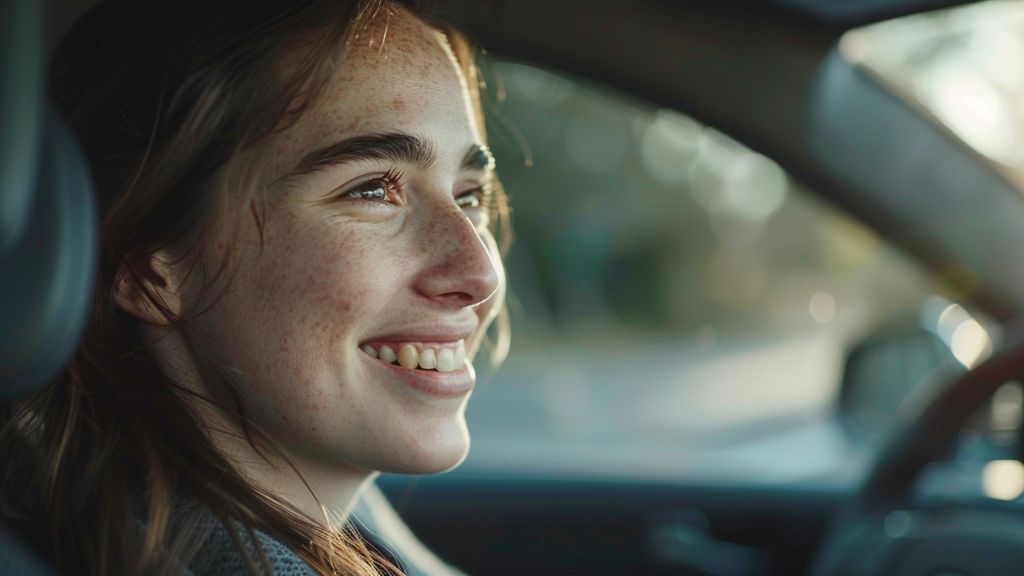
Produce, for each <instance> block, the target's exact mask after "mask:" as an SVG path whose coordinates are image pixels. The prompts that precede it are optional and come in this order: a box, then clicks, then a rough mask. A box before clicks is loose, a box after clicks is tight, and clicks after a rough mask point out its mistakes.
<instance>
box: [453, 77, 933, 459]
mask: <svg viewBox="0 0 1024 576" xmlns="http://www.w3.org/2000/svg"><path fill="white" fill-rule="evenodd" d="M487 72H488V74H487V81H488V83H489V84H490V88H491V92H492V93H497V94H500V95H502V96H503V100H502V101H501V102H498V103H496V104H495V106H494V107H493V108H494V110H493V113H492V114H491V117H490V118H489V120H488V122H489V131H490V132H491V145H492V147H493V148H494V149H495V153H496V156H497V158H498V159H499V174H500V175H501V177H502V179H503V181H504V185H505V187H506V188H507V189H508V190H509V192H510V194H511V197H512V206H513V216H514V226H515V230H516V244H515V245H514V248H513V250H512V252H511V254H510V255H509V262H508V265H509V275H510V279H511V291H512V297H511V310H512V317H513V333H514V338H513V345H512V350H511V354H510V356H509V358H508V360H507V361H506V362H505V364H504V366H503V367H502V368H501V370H500V371H498V372H497V373H496V374H494V375H493V376H492V377H489V378H484V379H482V381H481V383H480V384H479V385H478V388H477V391H476V392H475V395H474V398H473V400H472V402H471V404H470V408H469V412H468V417H469V419H470V428H471V430H472V431H473V451H472V453H471V456H470V457H469V460H468V462H467V464H466V468H467V469H470V470H472V469H478V470H479V469H485V470H487V469H496V468H503V469H504V468H513V469H519V470H523V469H532V470H545V471H549V472H589V471H592V470H602V471H609V472H614V471H616V470H623V469H630V470H646V471H649V472H650V471H654V470H656V469H658V470H664V471H665V472H666V473H675V472H677V471H679V470H680V468H679V463H680V459H679V458H678V457H677V456H678V454H677V452H678V451H679V450H683V451H698V452H699V451H705V452H716V451H719V452H720V451H721V449H722V448H723V447H724V446H741V445H744V443H747V442H749V441H752V440H755V439H756V440H759V441H771V439H775V438H778V439H785V440H779V442H780V444H778V445H777V446H776V448H777V449H784V450H795V452H796V453H799V452H801V450H803V451H804V452H805V453H808V454H810V453H814V454H817V453H826V452H828V453H831V454H833V457H842V453H843V452H842V450H831V447H830V446H828V443H829V442H833V439H834V438H835V436H834V435H835V434H838V432H836V431H835V430H832V429H831V428H830V429H829V430H825V431H823V430H821V429H819V430H817V431H816V432H814V433H811V432H799V433H798V432H796V431H797V430H801V431H806V430H809V429H808V428H807V427H806V426H807V425H808V423H812V424H813V423H816V422H817V423H823V422H825V421H826V420H828V418H829V416H830V415H831V414H832V412H831V411H832V409H833V408H834V406H835V401H836V397H837V391H838V387H839V380H840V377H841V372H842V367H843V361H844V357H845V354H846V352H847V350H848V348H849V347H850V346H852V345H853V344H854V343H855V342H857V341H859V340H860V339H861V338H863V337H864V336H865V335H867V334H869V333H870V332H872V331H873V330H875V329H876V328H877V327H879V326H882V325H885V324H887V323H889V322H892V321H894V320H897V319H903V318H912V319H916V318H917V317H918V316H919V313H920V310H921V308H922V306H923V305H924V304H925V303H926V302H927V301H928V299H929V298H930V297H931V293H932V290H933V289H934V286H933V283H932V280H931V278H930V277H929V275H928V274H926V273H925V271H924V270H923V269H922V268H921V267H919V266H918V265H917V264H916V263H914V262H912V261H910V260H909V259H908V258H907V257H905V256H904V255H903V254H902V253H901V252H898V251H897V250H895V249H894V248H893V247H892V246H890V245H889V244H888V243H887V242H886V240H885V239H884V238H880V237H879V236H878V235H876V234H874V233H873V232H871V231H870V230H868V229H867V228H865V227H864V226H863V225H861V224H859V223H857V222H856V221H854V220H852V219H851V218H849V217H847V216H845V215H843V214H842V213H841V212H839V211H838V210H836V209H835V208H833V207H831V206H830V205H828V204H826V203H824V202H823V201H821V200H819V199H817V198H816V197H815V196H813V195H811V194H809V193H808V191H807V190H805V189H804V187H803V186H802V185H801V184H800V183H799V182H798V181H796V180H795V179H794V178H793V177H792V176H791V175H789V174H787V172H786V171H785V170H783V169H782V168H781V167H780V166H779V165H778V164H777V163H776V162H774V161H773V160H772V159H770V158H768V157H766V156H763V155H761V154H759V153H757V152H755V151H753V150H751V149H750V148H748V147H746V146H744V145H742V144H740V143H739V142H737V141H736V140H734V139H732V138H730V137H729V136H727V135H726V134H724V133H722V132H720V131H717V130H715V129H714V128H712V127H709V126H705V125H703V124H701V123H700V122H698V121H696V120H694V119H693V118H691V117H689V116H687V115H685V114H682V113H680V112H677V111H673V110H666V109H657V108H653V107H651V106H649V105H645V104H641V103H638V102H636V101H633V100H630V99H628V98H624V97H622V96H619V95H616V94H614V93H612V92H610V91H608V90H606V89H603V88H597V87H594V86H592V85H589V84H586V83H583V82H579V81H576V80H573V79H569V78H566V77H564V76H560V75H557V74H554V73H551V72H549V71H545V70H541V69H539V68H536V67H532V66H528V65H525V64H522V63H516V62H512V61H503V60H495V61H492V62H491V63H490V65H489V69H488V70H487ZM947 304H948V303H947ZM891 396H892V395H888V396H887V395H884V394H882V395H876V396H871V395H868V396H867V397H866V398H867V400H865V402H883V403H891V402H895V401H897V400H898V399H895V400H894V399H893V398H891ZM822 425H823V426H824V424H822ZM787 434H790V435H791V436H787ZM835 441H836V442H839V441H840V440H835ZM801 443H809V444H807V445H806V446H805V445H804V444H801ZM811 445H813V446H811ZM808 446H810V447H808ZM801 447H803V448H801ZM816 447H820V448H821V449H820V450H818V449H817V448H816ZM609 451H612V452H613V453H614V455H613V456H610V452H609ZM757 454H758V452H757V451H756V450H751V452H750V453H749V454H746V455H743V456H742V457H738V458H740V459H741V460H742V461H743V462H744V465H745V466H755V467H757V466H761V465H762V463H758V461H757V458H758V456H757ZM763 459H764V462H763V465H764V466H766V467H772V466H774V467H778V466H780V463H779V462H776V461H774V460H773V459H772V458H770V457H767V456H765V457H764V458H763ZM689 462H691V463H694V466H697V464H696V463H697V462H698V460H694V459H690V460H689Z"/></svg>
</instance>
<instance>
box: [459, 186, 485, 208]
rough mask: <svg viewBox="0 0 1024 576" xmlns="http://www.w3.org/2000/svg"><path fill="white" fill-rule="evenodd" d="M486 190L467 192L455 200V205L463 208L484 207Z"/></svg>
mask: <svg viewBox="0 0 1024 576" xmlns="http://www.w3.org/2000/svg"><path fill="white" fill-rule="evenodd" d="M483 196H484V188H483V186H480V187H479V188H474V189H472V190H467V191H466V192H464V193H462V194H461V195H459V196H458V197H456V198H455V203H456V204H458V205H459V207H461V208H479V207H480V206H482V205H483Z"/></svg>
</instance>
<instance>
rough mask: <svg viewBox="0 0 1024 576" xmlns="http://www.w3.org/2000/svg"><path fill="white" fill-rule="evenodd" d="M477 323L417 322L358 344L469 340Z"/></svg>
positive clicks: (475, 329)
mask: <svg viewBox="0 0 1024 576" xmlns="http://www.w3.org/2000/svg"><path fill="white" fill-rule="evenodd" d="M478 326H479V324H478V323H477V322H476V321H473V322H458V323H456V322H434V323H423V322H420V323H417V324H416V325H410V326H405V327H402V328H400V329H397V330H394V331H392V332H388V333H387V334H380V335H376V336H373V337H371V338H366V339H365V340H363V341H362V342H360V343H359V345H360V346H362V345H363V344H367V343H370V342H424V343H425V342H456V341H458V340H467V341H468V340H469V339H471V338H472V337H473V335H474V334H476V331H477V328H478Z"/></svg>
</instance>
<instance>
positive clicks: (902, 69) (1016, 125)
mask: <svg viewBox="0 0 1024 576" xmlns="http://www.w3.org/2000/svg"><path fill="white" fill-rule="evenodd" d="M840 48H841V53H842V54H843V55H844V57H846V58H847V59H848V60H850V61H852V62H855V63H857V64H859V65H862V66H863V67H864V69H866V70H868V71H869V72H870V73H872V74H874V75H875V77H876V78H878V79H879V80H881V81H882V82H884V83H886V84H887V85H888V86H890V87H891V88H892V89H894V90H896V91H898V92H899V93H900V94H901V95H902V96H903V97H904V98H905V99H906V100H907V101H909V102H913V103H916V104H917V105H919V106H921V107H923V108H924V109H925V110H926V111H927V112H928V113H929V114H931V115H933V116H934V117H935V118H936V119H937V120H939V121H940V122H941V123H942V124H943V125H945V126H946V127H947V128H948V129H949V130H951V131H952V132H953V133H954V134H956V135H957V136H958V137H959V138H961V139H962V140H963V141H964V142H965V143H967V144H968V145H970V146H971V147H972V148H973V149H975V150H976V151H978V152H979V153H981V154H982V155H983V156H984V157H986V158H988V159H989V160H990V161H991V162H992V164H993V165H994V166H995V167H996V168H997V169H999V170H1001V171H1002V172H1003V173H1004V174H1005V175H1006V176H1007V177H1009V178H1010V179H1011V180H1013V181H1014V182H1015V183H1016V184H1017V185H1018V186H1021V185H1024V106H1021V105H1020V103H1021V101H1022V100H1024V4H1022V3H1020V2H1006V1H990V2H980V3H977V4H971V5H968V6H961V7H956V8H950V9H946V10H937V11H934V12H926V13H923V14H915V15H911V16H906V17H902V18H896V19H893V20H889V21H886V22H881V23H878V24H873V25H870V26H866V27H864V28H861V29H859V30H854V31H851V32H849V33H847V34H846V35H845V36H844V37H843V39H842V42H841V43H840Z"/></svg>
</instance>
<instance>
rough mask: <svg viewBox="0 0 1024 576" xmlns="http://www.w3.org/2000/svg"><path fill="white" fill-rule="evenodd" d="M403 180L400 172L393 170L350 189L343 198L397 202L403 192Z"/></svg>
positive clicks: (387, 202) (386, 202) (385, 202)
mask: <svg viewBox="0 0 1024 576" xmlns="http://www.w3.org/2000/svg"><path fill="white" fill-rule="evenodd" d="M401 178H402V175H401V173H400V172H398V171H397V170H395V169H391V170H389V171H388V172H387V173H386V174H384V175H383V176H379V177H377V178H371V179H369V180H365V181H363V182H361V183H359V184H357V185H356V186H355V187H353V188H349V189H348V190H347V191H346V192H344V193H343V194H342V195H341V198H342V199H353V200H367V201H370V202H380V203H384V204H390V203H392V202H394V201H395V199H396V196H397V195H398V193H399V192H400V191H401V188H402V183H401Z"/></svg>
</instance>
